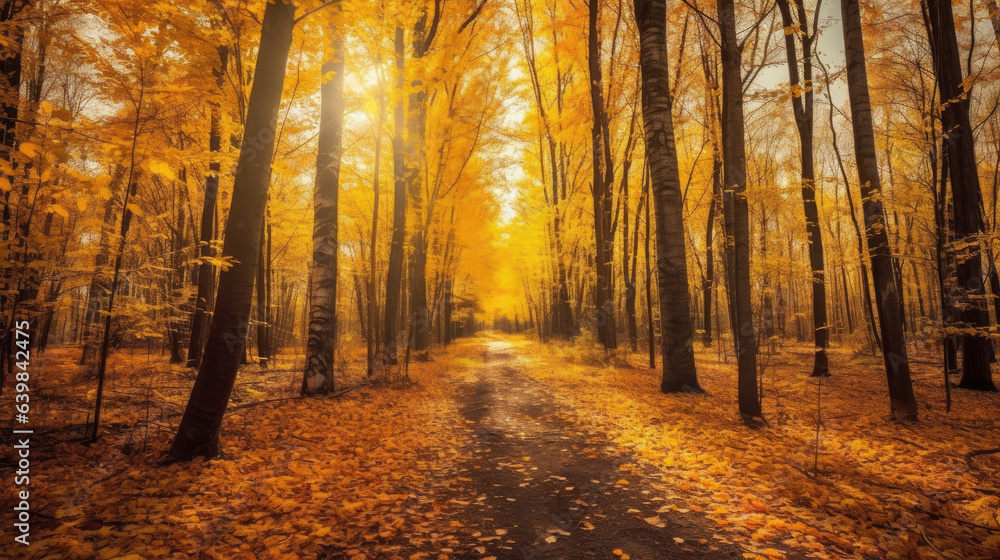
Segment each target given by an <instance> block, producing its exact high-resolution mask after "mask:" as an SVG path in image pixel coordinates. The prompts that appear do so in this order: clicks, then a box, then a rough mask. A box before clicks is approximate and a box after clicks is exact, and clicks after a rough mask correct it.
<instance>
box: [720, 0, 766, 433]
mask: <svg viewBox="0 0 1000 560" xmlns="http://www.w3.org/2000/svg"><path fill="white" fill-rule="evenodd" d="M717 5H718V12H719V21H720V22H721V24H720V26H719V31H720V35H721V43H722V56H721V58H722V131H723V136H722V161H723V180H724V181H725V182H724V183H723V184H724V189H725V190H729V191H731V193H732V194H731V195H730V196H729V199H730V201H731V202H732V204H731V205H730V206H731V210H727V212H729V213H730V216H728V217H727V220H726V221H727V222H728V223H731V224H732V227H731V229H732V232H731V234H732V238H733V250H732V273H731V275H732V281H733V286H732V288H731V293H732V295H733V298H734V301H732V302H731V306H732V307H733V308H734V313H732V316H733V319H734V323H733V327H734V333H733V337H734V338H735V339H736V356H737V363H738V370H739V373H738V398H739V406H740V414H741V415H742V416H743V417H744V419H752V418H760V417H761V408H760V400H759V399H758V396H757V333H756V332H755V331H754V328H753V302H752V301H751V291H750V211H749V208H748V205H747V198H746V187H747V170H746V169H747V168H746V138H745V136H744V135H745V129H744V122H745V121H744V118H743V77H742V70H741V65H742V62H741V61H742V56H743V53H742V48H741V46H740V44H739V41H738V40H737V38H736V10H735V7H734V2H733V0H717ZM728 233H729V232H727V234H728Z"/></svg>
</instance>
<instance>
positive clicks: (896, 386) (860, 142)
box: [841, 0, 917, 420]
mask: <svg viewBox="0 0 1000 560" xmlns="http://www.w3.org/2000/svg"><path fill="white" fill-rule="evenodd" d="M841 11H842V17H843V22H844V23H843V25H844V45H845V52H846V57H847V88H848V94H849V95H850V99H851V118H852V124H853V128H854V153H855V157H856V159H857V162H858V179H859V184H860V185H861V199H862V201H863V202H862V205H863V210H864V215H865V234H866V237H867V240H868V254H869V257H870V259H871V265H872V277H873V280H874V283H875V292H876V293H877V294H879V295H880V297H878V298H876V299H875V305H876V308H877V310H878V317H879V327H880V330H881V331H882V357H883V360H884V361H885V372H886V377H887V378H888V385H889V403H890V411H891V414H892V416H893V418H897V419H900V420H916V419H917V402H916V399H915V398H914V396H913V385H912V382H911V381H910V364H909V360H908V358H907V356H906V337H905V335H904V334H903V317H902V314H901V313H900V309H901V306H900V304H899V300H900V297H901V294H900V293H899V291H898V289H897V284H896V280H895V278H896V276H895V272H894V268H893V262H892V250H891V248H890V247H889V234H888V230H887V227H888V223H887V220H886V217H885V210H884V209H883V207H882V184H881V182H880V179H879V173H878V159H877V156H876V152H875V133H874V129H873V126H872V111H871V103H870V101H869V98H868V72H867V69H866V67H865V46H864V38H863V36H862V32H861V10H860V8H859V6H858V0H842V3H841Z"/></svg>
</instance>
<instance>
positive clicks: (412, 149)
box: [406, 10, 433, 352]
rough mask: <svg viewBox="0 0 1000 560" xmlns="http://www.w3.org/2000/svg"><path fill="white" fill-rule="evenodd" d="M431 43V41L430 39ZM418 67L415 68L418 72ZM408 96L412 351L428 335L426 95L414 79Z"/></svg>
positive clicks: (420, 51) (419, 29) (423, 39)
mask: <svg viewBox="0 0 1000 560" xmlns="http://www.w3.org/2000/svg"><path fill="white" fill-rule="evenodd" d="M426 28H427V12H426V10H425V11H423V13H422V14H421V16H420V18H419V19H418V20H417V22H416V24H415V25H414V27H413V60H414V61H419V60H420V59H422V58H423V57H424V55H425V54H427V48H428V46H429V45H428V41H427V39H428V37H427V31H426ZM432 39H433V37H432ZM419 66H420V65H419V64H416V65H415V68H416V70H417V71H418V72H419V71H420V68H419ZM410 85H411V88H412V92H411V93H410V95H409V99H408V103H409V114H408V115H407V118H406V128H407V139H406V155H407V157H406V191H407V194H406V196H407V199H408V201H409V205H410V209H411V210H410V213H411V215H412V217H413V222H414V223H415V224H417V225H416V226H415V227H414V228H413V230H412V233H411V235H410V245H411V246H412V247H413V253H412V254H411V255H410V269H409V280H410V330H411V331H412V334H411V336H412V337H413V349H414V350H416V351H418V352H419V351H423V350H426V349H427V344H428V334H429V332H430V317H429V316H428V311H427V246H426V243H427V240H426V239H424V230H423V228H422V227H421V224H423V223H424V222H425V219H426V218H425V216H424V213H425V212H426V211H427V209H426V208H425V207H424V182H423V178H424V175H423V173H424V161H425V159H426V155H425V145H424V144H425V137H426V128H427V94H426V92H425V91H424V84H423V81H422V80H421V79H420V78H419V77H418V78H416V79H414V80H413V81H412V82H411V84H410Z"/></svg>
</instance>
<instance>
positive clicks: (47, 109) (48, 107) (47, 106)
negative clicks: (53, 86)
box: [38, 101, 52, 114]
mask: <svg viewBox="0 0 1000 560" xmlns="http://www.w3.org/2000/svg"><path fill="white" fill-rule="evenodd" d="M38 108H39V109H41V110H42V112H43V113H49V114H51V113H52V104H51V103H49V102H48V101H42V102H41V103H39V104H38Z"/></svg>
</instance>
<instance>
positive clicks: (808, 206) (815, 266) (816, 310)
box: [778, 0, 830, 377]
mask: <svg viewBox="0 0 1000 560" xmlns="http://www.w3.org/2000/svg"><path fill="white" fill-rule="evenodd" d="M822 5H823V0H818V1H817V3H816V8H815V11H814V12H813V23H812V26H811V29H812V31H811V32H810V25H809V18H808V17H807V15H806V8H805V3H804V0H797V1H796V2H795V15H794V17H793V15H792V8H791V6H790V5H789V0H778V9H779V11H780V12H781V22H782V24H783V25H784V26H785V54H786V56H787V59H788V78H789V83H790V85H791V88H792V92H791V100H792V110H793V111H794V114H795V128H796V130H797V131H798V133H799V148H800V149H799V155H800V158H801V159H800V162H801V170H800V171H801V175H800V176H801V182H802V206H803V209H804V211H805V217H806V235H807V236H808V241H809V266H810V267H811V269H812V300H813V306H812V307H813V313H812V315H813V330H814V339H815V341H816V351H815V359H814V361H813V372H812V375H813V376H814V377H816V376H826V375H830V366H829V360H828V359H827V356H826V348H827V346H828V345H829V341H830V330H829V327H828V326H827V321H826V276H825V270H824V264H823V234H822V230H821V229H820V225H819V208H818V207H817V206H816V171H815V166H814V165H813V123H814V119H813V92H814V91H815V88H814V87H813V62H812V61H813V56H814V55H815V51H814V47H813V44H814V41H815V39H816V33H817V23H818V21H819V12H820V8H821V7H822ZM796 38H798V43H796ZM800 48H801V52H800ZM799 64H801V65H802V74H801V75H800V74H799Z"/></svg>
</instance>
